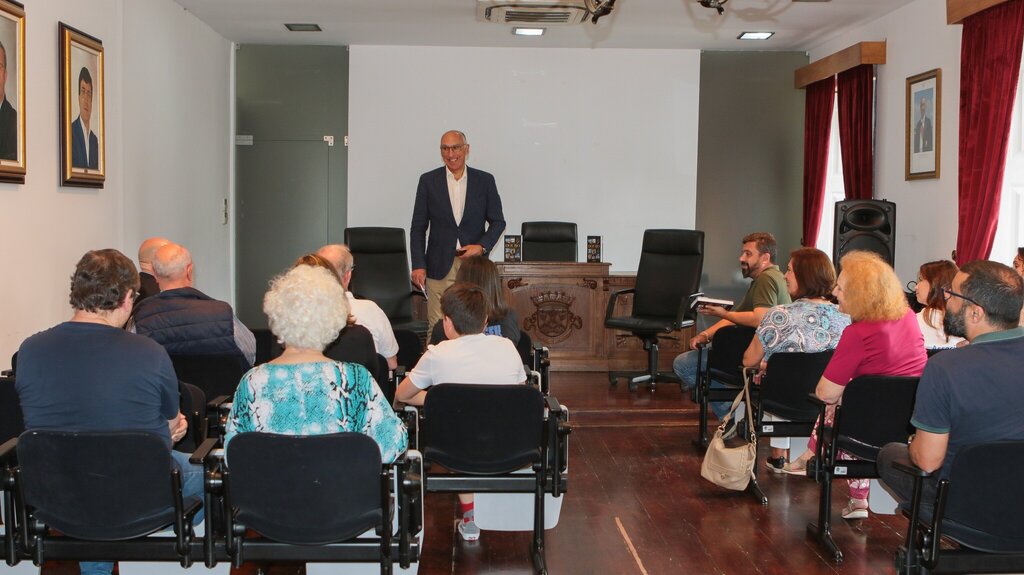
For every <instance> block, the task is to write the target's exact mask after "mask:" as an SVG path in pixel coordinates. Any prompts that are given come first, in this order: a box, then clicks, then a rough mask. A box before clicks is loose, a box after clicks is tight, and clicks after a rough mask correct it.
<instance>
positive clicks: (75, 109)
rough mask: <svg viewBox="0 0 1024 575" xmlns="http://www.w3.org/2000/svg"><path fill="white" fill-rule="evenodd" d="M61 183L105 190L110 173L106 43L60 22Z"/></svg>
mask: <svg viewBox="0 0 1024 575" xmlns="http://www.w3.org/2000/svg"><path fill="white" fill-rule="evenodd" d="M59 36H60V129H61V139H60V151H61V153H60V157H61V160H60V171H61V184H62V185H65V186H81V187H89V188H102V187H103V182H104V181H105V180H106V174H107V162H106V160H107V158H106V153H105V144H106V132H105V130H104V122H103V120H104V107H103V100H104V90H103V42H101V41H100V40H99V39H98V38H95V37H93V36H90V35H88V34H86V33H84V32H82V31H80V30H76V29H74V28H72V27H71V26H68V25H67V24H64V23H63V22H61V23H60V32H59Z"/></svg>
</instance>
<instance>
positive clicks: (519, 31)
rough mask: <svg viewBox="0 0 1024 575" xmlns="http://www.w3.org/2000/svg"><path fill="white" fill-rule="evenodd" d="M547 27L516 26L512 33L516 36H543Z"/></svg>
mask: <svg viewBox="0 0 1024 575" xmlns="http://www.w3.org/2000/svg"><path fill="white" fill-rule="evenodd" d="M544 30H545V28H522V27H519V26H516V27H515V28H513V29H512V33H513V34H515V35H516V36H543V35H544Z"/></svg>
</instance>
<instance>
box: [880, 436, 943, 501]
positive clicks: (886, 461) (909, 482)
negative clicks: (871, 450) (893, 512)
mask: <svg viewBox="0 0 1024 575" xmlns="http://www.w3.org/2000/svg"><path fill="white" fill-rule="evenodd" d="M907 457H908V453H907V444H906V443H890V444H888V445H886V446H885V447H883V448H882V450H881V451H879V452H878V459H877V460H876V464H877V465H878V475H879V477H880V478H881V479H882V484H883V486H884V487H885V488H886V490H887V491H888V492H889V493H891V494H892V495H893V497H895V498H896V501H898V502H899V503H900V507H902V508H906V509H909V508H910V499H911V497H913V495H914V476H913V475H910V474H908V473H904V472H902V471H900V470H899V469H896V468H895V467H893V465H892V462H893V461H894V460H896V459H899V458H907ZM937 484H938V476H937V475H934V476H932V477H926V478H925V479H924V485H923V487H924V491H923V494H922V497H921V506H922V508H923V509H924V510H926V511H929V512H930V511H931V509H932V508H933V507H934V506H935V489H936V487H935V486H936V485H937Z"/></svg>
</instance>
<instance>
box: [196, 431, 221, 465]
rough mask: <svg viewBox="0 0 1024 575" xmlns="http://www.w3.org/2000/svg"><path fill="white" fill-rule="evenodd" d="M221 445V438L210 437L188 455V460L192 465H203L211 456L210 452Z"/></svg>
mask: <svg viewBox="0 0 1024 575" xmlns="http://www.w3.org/2000/svg"><path fill="white" fill-rule="evenodd" d="M219 445H220V439H219V438H216V437H210V438H207V439H205V440H203V442H202V443H200V444H199V447H197V448H196V450H195V451H193V452H192V454H191V455H189V456H188V462H189V463H191V464H192V465H202V464H203V462H204V461H206V458H207V457H209V455H210V452H211V451H213V450H214V449H216V448H217V447H218V446H219Z"/></svg>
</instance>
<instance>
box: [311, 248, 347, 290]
mask: <svg viewBox="0 0 1024 575" xmlns="http://www.w3.org/2000/svg"><path fill="white" fill-rule="evenodd" d="M316 253H317V255H319V256H321V257H323V258H324V259H326V260H327V261H329V262H331V265H332V266H334V271H335V272H336V273H337V274H338V277H339V278H341V285H342V286H344V287H345V289H348V284H349V282H350V281H351V280H352V274H350V273H349V272H351V271H352V268H354V267H355V261H354V260H353V259H352V252H351V251H350V250H349V249H348V246H346V245H345V244H328V245H326V246H324V247H322V248H320V249H319V250H317V252H316Z"/></svg>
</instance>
